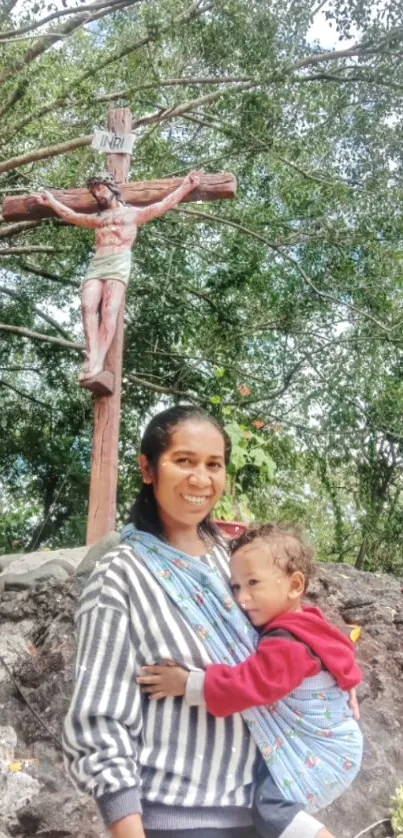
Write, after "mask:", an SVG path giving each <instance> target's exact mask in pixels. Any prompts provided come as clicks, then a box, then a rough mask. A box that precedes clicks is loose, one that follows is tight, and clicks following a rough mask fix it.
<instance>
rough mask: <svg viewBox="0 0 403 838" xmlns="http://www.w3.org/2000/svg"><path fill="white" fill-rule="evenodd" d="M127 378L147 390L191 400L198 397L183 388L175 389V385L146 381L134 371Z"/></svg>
mask: <svg viewBox="0 0 403 838" xmlns="http://www.w3.org/2000/svg"><path fill="white" fill-rule="evenodd" d="M127 378H130V381H133V383H134V384H138V386H139V387H145V388H146V389H147V390H154V392H155V393H162V394H164V395H165V394H166V395H172V396H182V398H185V399H190V400H191V401H195V398H196V397H195V395H194V393H186V392H184V391H183V390H175V388H174V387H163V386H162V385H161V384H154V383H153V382H152V381H145V380H144V379H143V378H138V377H137V375H133V373H128V374H127Z"/></svg>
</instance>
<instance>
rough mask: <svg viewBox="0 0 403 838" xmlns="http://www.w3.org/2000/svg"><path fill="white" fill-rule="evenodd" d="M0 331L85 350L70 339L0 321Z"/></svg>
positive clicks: (63, 346) (63, 347)
mask: <svg viewBox="0 0 403 838" xmlns="http://www.w3.org/2000/svg"><path fill="white" fill-rule="evenodd" d="M0 332H11V333H12V334H15V335H21V337H23V338H31V339H32V340H41V341H44V342H45V343H53V344H54V345H55V346H60V347H62V349H73V350H74V351H75V352H85V346H83V345H82V344H80V343H72V342H71V341H70V340H62V339H61V338H52V337H51V336H50V335H42V334H41V333H40V332H32V331H31V330H30V329H24V328H23V327H22V326H10V325H9V324H8V323H0Z"/></svg>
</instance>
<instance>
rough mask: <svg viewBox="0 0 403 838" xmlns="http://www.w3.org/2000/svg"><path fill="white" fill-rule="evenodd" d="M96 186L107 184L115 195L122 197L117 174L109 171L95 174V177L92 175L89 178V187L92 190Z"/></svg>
mask: <svg viewBox="0 0 403 838" xmlns="http://www.w3.org/2000/svg"><path fill="white" fill-rule="evenodd" d="M95 186H107V187H108V189H110V190H111V192H113V194H114V195H116V196H117V197H120V188H119V185H118V182H117V180H116V178H115V175H112V174H110V173H109V172H105V173H103V174H100V175H94V177H90V178H89V179H88V180H87V189H89V191H90V192H92V190H93V189H94V187H95Z"/></svg>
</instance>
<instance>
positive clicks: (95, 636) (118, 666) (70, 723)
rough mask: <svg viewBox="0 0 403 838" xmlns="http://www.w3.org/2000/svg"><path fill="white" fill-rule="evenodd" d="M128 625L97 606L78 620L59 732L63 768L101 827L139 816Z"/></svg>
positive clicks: (137, 703)
mask: <svg viewBox="0 0 403 838" xmlns="http://www.w3.org/2000/svg"><path fill="white" fill-rule="evenodd" d="M135 651H136V650H135V649H134V647H133V638H132V626H131V625H130V624H129V618H128V615H127V614H126V613H124V612H123V611H122V610H120V609H118V608H116V607H113V606H108V605H104V604H100V603H99V601H98V602H97V604H94V605H93V606H92V607H91V608H89V609H87V610H85V611H84V612H82V613H81V615H80V617H79V621H78V650H77V661H76V685H75V690H74V694H73V698H72V701H71V704H70V709H69V711H68V714H67V717H66V720H65V723H64V732H63V749H64V759H65V766H66V769H67V772H68V774H69V775H70V778H71V779H72V781H73V783H74V784H75V786H76V787H77V788H78V789H79V790H80V791H82V792H85V793H87V794H92V795H93V796H94V797H95V799H96V802H97V804H98V806H99V809H100V811H101V815H102V817H103V819H104V821H105V823H106V825H107V826H110V825H111V824H112V823H114V822H115V821H117V820H120V819H121V818H123V817H126V816H127V815H131V814H138V813H141V804H140V784H139V773H138V766H137V751H138V748H137V740H138V737H139V736H140V733H141V729H142V713H141V700H140V690H139V687H138V686H137V684H136V676H137V674H138V673H137V666H136V660H135Z"/></svg>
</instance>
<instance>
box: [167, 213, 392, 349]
mask: <svg viewBox="0 0 403 838" xmlns="http://www.w3.org/2000/svg"><path fill="white" fill-rule="evenodd" d="M173 212H179V213H183V214H184V215H190V216H193V217H194V218H200V219H201V220H202V221H204V220H206V221H214V222H217V223H218V224H226V225H227V226H228V227H232V228H234V229H235V230H240V231H241V232H242V233H246V235H248V236H252V238H255V239H257V240H258V241H261V242H263V244H266V245H267V246H268V247H270V248H271V249H272V250H274V251H275V252H276V253H278V255H279V256H281V257H282V259H285V260H286V261H287V262H290V264H292V265H293V266H294V268H296V270H297V271H298V272H299V273H300V275H301V277H302V279H303V280H304V282H305V283H306V284H307V285H309V287H310V288H311V289H312V291H314V293H315V294H317V296H318V297H322V299H324V300H330V301H331V302H333V303H336V304H337V305H339V306H343V307H344V308H347V309H349V310H350V311H354V312H355V313H356V314H359V315H360V316H361V317H364V318H366V319H367V320H370V321H371V322H372V323H375V325H376V326H378V328H379V329H382V331H384V332H387V333H388V334H389V333H390V332H391V329H390V328H389V326H385V325H384V324H383V323H381V322H380V321H379V320H377V319H376V318H375V317H373V316H372V314H369V313H368V312H366V311H362V309H360V308H357V306H355V305H353V304H352V303H346V302H345V301H344V300H340V299H339V298H338V297H335V296H334V295H333V294H329V293H327V292H326V291H320V290H319V288H317V287H316V285H314V283H313V282H312V280H311V278H310V277H309V276H308V274H307V273H305V271H304V269H303V268H302V267H301V265H300V264H299V263H298V262H297V260H296V259H294V258H293V257H292V256H290V255H289V254H288V253H284V251H283V250H282V249H281V247H280V246H279V245H277V244H274V242H270V241H269V240H268V239H266V238H265V237H264V236H262V235H261V234H260V233H255V231H254V230H250V229H249V228H248V227H244V226H243V225H242V224H238V223H236V222H235V221H230V220H229V219H228V218H221V217H220V216H217V215H211V214H210V213H206V212H197V211H194V210H185V209H181V208H179V207H177V208H176V209H175V210H173ZM394 328H395V327H394Z"/></svg>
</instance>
